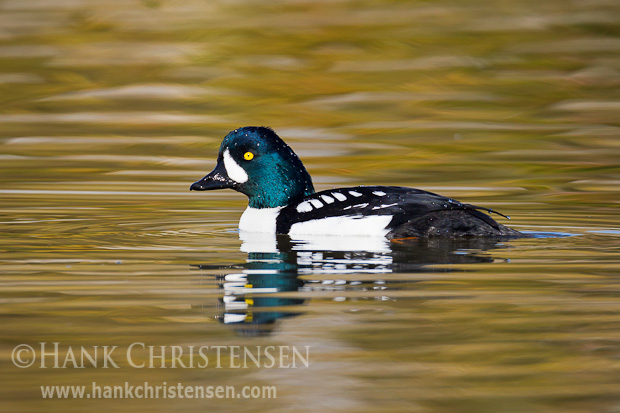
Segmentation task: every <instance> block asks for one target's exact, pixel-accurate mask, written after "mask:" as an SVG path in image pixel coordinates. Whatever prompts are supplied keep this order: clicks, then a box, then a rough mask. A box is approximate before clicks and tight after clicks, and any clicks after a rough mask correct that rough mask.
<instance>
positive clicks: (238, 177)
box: [224, 149, 248, 184]
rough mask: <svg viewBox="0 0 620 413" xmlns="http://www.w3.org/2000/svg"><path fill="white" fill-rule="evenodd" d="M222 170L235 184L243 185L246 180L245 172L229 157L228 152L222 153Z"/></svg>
mask: <svg viewBox="0 0 620 413" xmlns="http://www.w3.org/2000/svg"><path fill="white" fill-rule="evenodd" d="M224 168H226V173H227V174H228V177H229V178H230V179H232V180H233V181H235V182H237V183H240V184H242V183H244V182H246V181H247V180H248V174H247V173H246V172H245V170H244V169H243V168H242V167H241V166H240V165H239V164H238V163H237V162H235V160H234V159H233V158H232V156H230V151H229V150H228V149H226V150H225V151H224Z"/></svg>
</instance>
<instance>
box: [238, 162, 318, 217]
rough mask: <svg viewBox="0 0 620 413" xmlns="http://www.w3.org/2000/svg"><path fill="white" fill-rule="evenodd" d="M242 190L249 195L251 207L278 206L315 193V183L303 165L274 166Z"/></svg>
mask: <svg viewBox="0 0 620 413" xmlns="http://www.w3.org/2000/svg"><path fill="white" fill-rule="evenodd" d="M242 192H244V193H245V194H246V195H247V196H248V199H249V202H248V206H249V207H250V208H254V209H262V208H278V207H284V206H287V205H289V204H290V203H292V202H296V201H300V200H301V199H302V198H304V197H306V196H309V195H312V194H314V185H312V179H311V178H310V174H308V172H307V171H306V170H305V168H303V167H302V168H301V169H296V170H288V168H287V169H284V168H274V170H271V171H265V172H264V173H263V174H261V176H260V178H259V179H257V180H256V182H253V183H252V184H249V186H248V187H244V188H243V190H242Z"/></svg>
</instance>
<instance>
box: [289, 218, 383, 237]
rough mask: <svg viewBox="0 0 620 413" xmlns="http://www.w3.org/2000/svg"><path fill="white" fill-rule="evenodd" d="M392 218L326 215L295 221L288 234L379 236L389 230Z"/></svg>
mask: <svg viewBox="0 0 620 413" xmlns="http://www.w3.org/2000/svg"><path fill="white" fill-rule="evenodd" d="M391 220H392V216H391V215H371V216H365V217H351V216H341V217H328V218H320V219H312V220H310V221H305V222H297V223H295V224H293V225H292V226H291V229H290V231H289V235H291V236H301V235H332V236H334V235H335V236H347V235H359V236H381V237H384V236H385V235H386V234H387V233H388V232H389V230H388V229H386V227H387V225H388V224H389V223H390V221H391Z"/></svg>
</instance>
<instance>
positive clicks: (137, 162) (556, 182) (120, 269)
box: [0, 0, 620, 412]
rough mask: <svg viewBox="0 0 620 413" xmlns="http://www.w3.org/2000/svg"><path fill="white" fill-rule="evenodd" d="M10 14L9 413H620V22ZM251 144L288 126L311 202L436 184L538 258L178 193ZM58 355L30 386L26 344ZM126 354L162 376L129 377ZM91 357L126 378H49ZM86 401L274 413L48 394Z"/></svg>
mask: <svg viewBox="0 0 620 413" xmlns="http://www.w3.org/2000/svg"><path fill="white" fill-rule="evenodd" d="M0 15H1V16H2V18H1V19H0V89H1V90H2V93H0V101H1V102H2V105H1V106H0V125H1V127H0V225H1V228H2V231H1V232H0V265H1V267H0V268H1V278H0V283H1V285H2V288H1V293H0V304H1V305H0V317H1V318H0V319H1V320H2V339H1V340H0V357H1V359H2V362H1V366H2V367H1V368H2V375H1V376H0V377H1V378H0V405H1V406H2V408H1V409H0V410H2V411H15V412H18V411H24V412H26V411H46V412H56V411H58V412H82V411H128V410H131V411H149V412H159V411H162V412H163V411H173V410H174V411H178V410H183V411H188V412H194V411H196V412H197V411H211V410H214V411H215V410H218V411H251V412H254V411H256V412H262V411H319V410H325V411H343V412H349V411H350V412H353V411H355V412H360V411H361V412H366V411H368V412H371V411H372V412H375V411H394V412H400V411H414V412H457V411H464V412H465V411H466V412H532V411H536V412H586V411H587V412H617V411H620V392H619V389H620V387H619V386H620V279H619V278H618V275H619V264H620V260H619V258H618V257H619V255H618V254H619V252H620V225H619V220H618V211H619V209H618V207H619V205H618V199H619V194H620V174H619V171H620V169H619V166H620V165H619V163H620V162H619V159H620V122H619V119H620V116H619V115H620V26H619V25H618V21H620V7H619V3H618V2H617V1H607V0H593V1H554V0H552V1H547V2H540V1H529V0H524V1H517V2H513V1H511V2H508V1H495V2H491V1H482V0H481V1H472V2H456V1H449V0H446V1H444V0H440V1H435V2H428V1H409V2H406V1H402V2H401V1H383V2H373V1H354V0H343V1H334V2H331V1H329V2H323V1H303V0H301V1H286V0H282V1H275V2H254V1H244V0H240V1H233V2H228V1H208V2H207V1H198V0H190V1H180V0H179V1H176V0H170V1H168V0H144V1H137V0H136V1H125V0H123V1H120V0H109V1H106V2H93V1H88V0H59V1H44V0H30V1H21V0H2V1H0ZM244 125H269V126H271V127H273V128H274V129H275V130H276V131H277V132H278V133H279V135H280V136H282V137H283V138H284V139H285V140H286V141H287V142H288V143H289V144H290V145H291V146H292V147H293V149H294V150H295V151H296V152H297V153H298V154H299V155H300V157H301V158H302V160H303V161H304V163H305V165H306V167H307V168H308V169H309V171H310V173H311V174H312V176H313V179H314V182H315V187H316V188H317V189H319V190H321V189H328V188H332V187H337V186H350V185H361V184H382V185H403V186H412V187H418V188H423V189H426V190H431V191H433V192H439V193H442V194H445V195H448V196H451V197H454V198H456V199H459V200H461V201H464V202H469V203H474V204H478V205H484V206H487V207H490V208H494V209H497V210H499V211H501V212H503V213H505V214H508V215H510V216H511V217H512V220H511V221H509V222H508V224H510V225H511V226H512V227H514V228H516V229H519V230H522V231H527V232H530V233H533V234H534V235H536V237H535V238H528V239H519V240H511V241H497V240H465V241H447V240H431V241H427V242H425V241H421V240H410V241H407V242H399V243H389V242H386V241H385V240H381V239H379V240H375V239H359V238H358V239H329V238H328V239H321V238H317V239H313V240H305V241H303V242H301V241H298V240H291V239H288V238H286V237H284V238H278V239H275V240H274V239H264V238H260V237H259V238H256V237H249V238H248V237H245V236H242V237H240V234H239V233H238V232H237V230H236V228H237V222H238V219H239V216H240V215H241V213H242V211H243V210H244V208H245V206H246V199H245V197H244V196H242V195H240V194H237V193H235V192H233V191H216V192H209V193H190V192H189V191H188V188H189V185H190V184H191V183H192V182H193V181H195V180H197V179H198V178H200V177H202V176H203V175H204V174H205V173H206V172H208V171H210V170H211V168H212V167H213V166H214V164H215V158H216V156H217V150H218V147H219V143H220V141H221V139H222V137H223V136H224V135H225V134H226V133H227V132H228V131H229V130H231V129H234V128H236V127H239V126H244ZM501 222H502V223H505V222H504V221H501ZM54 342H57V343H59V351H58V354H59V357H60V360H61V363H60V364H61V365H60V366H59V368H54V365H53V362H50V363H51V364H48V365H47V366H46V367H47V368H40V364H39V361H40V360H36V362H35V363H34V364H33V365H32V366H30V367H26V368H19V367H17V366H16V365H15V364H16V363H15V348H16V347H17V346H19V345H21V344H25V345H29V346H31V347H33V348H34V349H39V350H40V346H41V344H40V343H47V345H48V347H47V351H51V349H52V348H53V343H54ZM133 343H143V344H144V348H145V349H146V348H148V346H153V348H155V349H160V348H164V349H166V351H167V353H166V358H165V359H164V360H163V362H164V364H165V365H166V367H167V368H161V366H160V365H157V363H159V362H160V361H161V359H156V365H154V366H153V368H148V367H147V368H137V367H134V366H132V365H130V364H129V362H128V360H127V359H126V357H121V355H124V354H126V353H127V351H128V349H129V348H130V346H131V345H132V344H133ZM95 346H98V348H101V347H102V346H117V350H116V354H117V355H118V356H117V357H116V358H115V360H116V361H117V362H118V364H119V368H114V367H110V368H104V367H103V366H102V364H101V362H102V359H101V357H99V360H98V361H99V364H98V365H97V366H96V367H94V366H92V365H90V364H88V363H87V364H86V366H85V368H83V369H82V368H75V364H73V363H69V364H68V365H66V366H65V367H66V368H61V367H62V364H63V362H62V361H63V360H66V358H67V355H68V353H69V352H70V348H72V349H74V351H75V349H80V348H86V349H90V350H91V352H92V349H93V348H96V347H95ZM161 346H163V347H161ZM175 346H177V347H179V348H181V349H184V351H185V353H184V355H183V356H182V357H181V358H180V360H181V361H184V362H185V363H186V364H190V363H189V355H188V353H187V352H188V349H189V348H190V347H191V346H195V347H196V348H198V347H200V346H226V347H225V348H226V349H230V348H233V347H232V346H239V348H241V349H244V348H249V349H256V348H259V346H260V348H264V347H266V346H283V347H278V348H292V347H295V348H297V349H300V350H303V351H305V349H306V348H309V357H308V359H309V360H308V361H309V363H308V366H306V365H304V364H303V363H298V364H297V365H296V366H295V367H294V368H293V367H291V368H284V367H285V366H282V365H276V366H267V365H265V364H264V363H263V364H261V365H258V366H257V365H255V364H250V365H249V366H246V367H247V368H239V369H237V368H232V367H231V364H230V361H231V360H230V359H231V355H230V353H226V354H224V355H223V356H222V360H223V361H222V362H223V364H224V366H223V367H222V368H217V367H216V366H214V365H213V364H211V365H210V366H208V367H206V368H198V367H195V366H194V367H191V366H190V367H189V368H181V367H179V366H177V368H172V366H171V364H170V363H171V362H172V360H173V358H174V357H173V355H172V353H171V351H172V350H171V349H172V348H173V347H175ZM22 355H23V359H24V360H25V359H26V355H25V353H22ZM134 355H135V357H134V359H135V360H134V362H135V363H134V364H136V363H137V364H140V363H142V362H145V360H146V362H147V364H148V357H147V356H146V355H145V353H144V352H138V353H135V354H134ZM39 356H40V354H39ZM47 357H48V361H50V359H49V357H52V356H47ZM212 360H213V359H212ZM26 361H27V360H26ZM233 361H234V360H233ZM78 364H79V363H78ZM284 364H286V363H284ZM92 382H96V383H97V384H98V385H100V386H114V385H122V384H123V383H125V382H128V383H130V384H134V385H139V384H143V383H144V382H149V383H150V384H152V385H154V386H155V385H161V384H162V383H167V384H174V385H176V383H182V384H183V385H185V386H220V385H224V386H239V387H238V388H241V387H242V386H275V388H276V389H277V398H272V399H265V398H263V399H261V398H259V399H235V400H231V399H221V398H212V399H195V398H182V399H181V398H178V397H177V398H174V399H172V398H170V399H168V398H167V399H163V398H160V399H152V398H151V399H123V400H118V399H90V400H88V399H73V398H69V399H61V400H59V399H56V400H42V398H41V390H40V386H45V385H87V386H90V385H91V383H92Z"/></svg>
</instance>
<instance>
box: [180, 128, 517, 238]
mask: <svg viewBox="0 0 620 413" xmlns="http://www.w3.org/2000/svg"><path fill="white" fill-rule="evenodd" d="M223 188H232V189H235V190H236V191H239V192H242V193H244V194H245V195H247V196H248V199H249V203H248V208H247V209H246V210H245V212H244V213H243V215H242V216H241V219H240V221H239V229H240V230H242V231H247V232H263V233H275V234H289V235H291V236H292V237H297V236H304V235H342V236H357V235H367V236H383V237H387V238H389V239H394V238H410V237H433V236H448V237H464V236H492V237H523V236H525V235H523V234H522V233H520V232H518V231H516V230H513V229H511V228H508V227H506V226H504V225H501V224H498V223H497V222H496V221H495V220H494V219H493V218H491V217H490V216H489V215H488V214H486V213H485V212H489V213H490V212H494V211H491V210H490V209H487V208H483V207H478V206H474V205H470V204H464V203H461V202H458V201H455V200H453V199H451V198H448V197H445V196H441V195H437V194H434V193H432V192H427V191H423V190H420V189H414V188H405V187H397V186H358V187H349V188H335V189H329V190H326V191H322V192H318V193H317V192H315V191H314V186H313V184H312V180H311V178H310V175H309V174H308V172H307V171H306V169H305V168H304V166H303V164H302V162H301V160H300V159H299V158H298V157H297V155H296V154H295V153H294V152H293V150H292V149H291V148H290V147H289V146H288V145H287V144H286V143H284V141H282V140H281V139H280V138H279V137H278V136H277V135H276V134H275V132H273V131H272V130H271V129H269V128H263V127H244V128H240V129H236V130H234V131H232V132H230V133H229V134H228V135H227V136H226V137H225V138H224V140H223V142H222V145H221V146H220V151H219V155H218V163H217V166H216V167H215V169H214V170H213V171H212V172H211V173H209V174H208V175H207V176H205V177H204V178H202V179H201V180H199V181H197V182H195V183H194V184H192V186H191V188H190V189H192V190H199V191H204V190H213V189H223ZM483 211H485V212H483ZM499 215H501V214H499Z"/></svg>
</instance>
